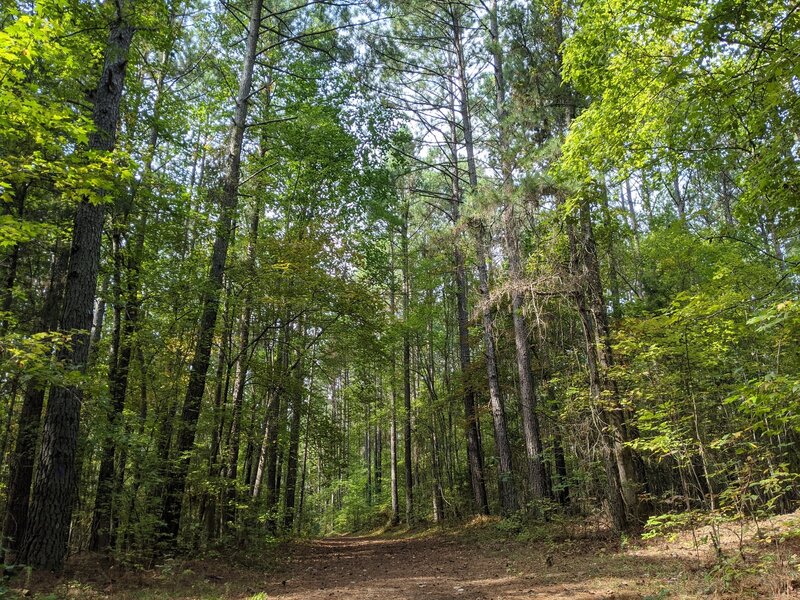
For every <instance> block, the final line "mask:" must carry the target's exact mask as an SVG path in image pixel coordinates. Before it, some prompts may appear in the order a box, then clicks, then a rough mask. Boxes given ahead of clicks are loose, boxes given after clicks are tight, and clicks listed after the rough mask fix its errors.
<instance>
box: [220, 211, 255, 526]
mask: <svg viewBox="0 0 800 600" xmlns="http://www.w3.org/2000/svg"><path fill="white" fill-rule="evenodd" d="M260 218H261V205H260V202H258V201H257V202H256V204H255V206H254V207H253V214H252V216H251V218H250V238H249V240H248V242H247V265H246V273H247V274H248V275H249V276H252V275H254V274H255V266H256V243H257V242H258V225H259V220H260ZM243 301H244V307H243V309H242V316H241V321H240V325H239V352H238V355H237V359H236V374H235V375H234V378H233V408H232V410H231V433H230V439H229V442H228V456H227V459H228V461H227V471H226V474H225V476H226V477H227V479H228V485H227V486H226V492H227V494H226V496H227V497H226V499H225V500H226V501H225V508H224V510H225V515H224V516H223V523H224V524H225V526H226V527H229V526H231V525H232V524H233V523H234V522H235V520H236V514H235V511H234V508H235V506H236V478H237V475H238V470H239V438H240V437H241V429H242V405H243V404H244V390H245V385H246V383H247V368H248V365H249V363H250V360H249V359H250V321H251V320H252V313H253V305H252V293H251V286H249V285H248V286H246V287H245V290H244V300H243Z"/></svg>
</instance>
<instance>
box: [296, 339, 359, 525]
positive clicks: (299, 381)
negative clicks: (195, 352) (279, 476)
mask: <svg viewBox="0 0 800 600" xmlns="http://www.w3.org/2000/svg"><path fill="white" fill-rule="evenodd" d="M299 329H300V333H301V335H302V334H303V326H302V324H301V325H300V328H299ZM301 352H302V349H301ZM303 377H304V374H303V360H302V355H301V356H300V357H299V358H298V361H297V364H296V365H295V377H294V382H293V385H292V388H291V394H290V395H291V399H292V400H291V405H290V406H291V410H292V420H291V421H290V424H289V449H288V455H287V457H286V486H285V495H284V513H283V529H284V531H285V532H291V531H292V526H293V524H294V515H295V496H296V491H297V463H298V460H297V459H298V456H299V451H300V427H301V423H302V415H303V398H304V390H303ZM367 460H369V456H367Z"/></svg>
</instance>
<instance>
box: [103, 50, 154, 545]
mask: <svg viewBox="0 0 800 600" xmlns="http://www.w3.org/2000/svg"><path fill="white" fill-rule="evenodd" d="M169 56H170V53H169V52H165V53H164V55H163V58H162V60H161V71H160V72H159V75H158V80H157V81H156V89H155V98H154V109H153V113H154V115H153V125H152V127H151V129H150V138H149V140H148V144H147V150H146V152H145V156H146V158H145V161H144V169H143V173H142V177H141V180H140V182H146V183H147V184H148V185H149V184H150V183H151V182H150V179H151V175H152V172H153V160H154V157H155V153H156V147H157V145H158V126H157V122H158V117H159V115H160V114H161V106H162V103H163V98H162V93H163V90H164V83H165V81H166V76H167V65H168V63H169ZM139 189H140V184H137V185H136V186H135V187H134V190H133V192H132V195H131V198H130V201H129V205H128V206H127V207H126V209H125V210H124V211H123V214H122V216H121V221H123V223H124V222H125V221H127V219H128V217H129V214H130V211H131V210H132V209H133V208H134V207H135V204H136V200H137V199H136V196H137V195H138V191H139ZM147 221H148V218H147V210H146V209H145V210H143V211H142V213H141V216H140V218H139V222H138V224H137V227H136V230H135V232H134V241H133V244H132V245H133V248H132V249H131V252H130V254H129V256H128V265H127V292H126V298H125V307H124V311H123V308H122V290H121V287H122V266H123V265H122V263H123V254H122V252H123V251H122V249H121V247H120V243H121V238H122V231H121V229H117V230H116V231H115V235H114V239H115V244H114V263H115V264H114V288H115V289H114V300H115V302H114V318H115V323H114V337H113V340H112V346H113V351H112V356H111V366H110V369H109V377H108V379H109V391H110V392H111V410H110V411H109V414H108V435H106V436H105V437H104V439H103V448H102V450H101V457H102V458H101V462H100V472H99V476H98V481H97V492H96V495H95V504H94V513H93V516H92V528H91V533H90V538H89V549H90V550H105V549H107V548H109V547H110V546H112V545H113V538H112V535H111V534H112V527H111V525H112V523H111V515H112V510H111V509H112V496H113V489H114V479H115V478H114V463H115V460H114V459H115V455H116V454H117V448H116V435H117V429H118V427H117V421H118V420H119V418H120V417H121V415H122V411H123V409H124V407H125V397H126V394H127V390H128V376H129V373H130V365H131V359H132V356H133V351H134V342H135V340H134V337H135V334H136V331H137V329H138V324H139V310H140V306H139V305H140V300H139V288H140V269H141V264H142V260H143V257H144V242H145V237H146V232H147ZM121 226H124V225H120V227H121ZM123 317H124V325H122V320H123ZM123 468H124V463H122V465H121V466H120V470H122V469H123ZM118 475H119V474H118Z"/></svg>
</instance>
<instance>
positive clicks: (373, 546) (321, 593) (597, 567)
mask: <svg viewBox="0 0 800 600" xmlns="http://www.w3.org/2000/svg"><path fill="white" fill-rule="evenodd" d="M568 550H569V549H568ZM598 550H599V552H600V556H599V557H598V556H597V554H596V553H597V551H598ZM604 552H605V549H603V548H600V549H598V548H592V554H591V555H584V553H583V552H581V551H580V549H579V548H573V549H571V552H569V553H570V554H572V556H571V557H570V556H568V555H567V554H564V553H563V552H554V553H548V552H546V551H543V550H542V548H541V547H539V548H538V551H536V549H534V548H529V547H526V546H523V545H519V544H513V545H509V544H506V543H503V542H498V541H488V542H486V543H481V544H480V545H477V544H470V543H469V542H467V541H463V540H458V539H447V538H425V539H382V538H367V537H340V538H329V539H324V540H319V541H315V542H310V543H307V544H302V545H298V546H296V551H295V552H293V555H292V556H291V558H290V559H289V561H288V562H287V563H286V564H285V565H284V566H283V567H282V568H281V569H280V570H279V571H278V573H276V577H275V579H270V580H268V581H266V582H265V583H266V585H265V588H264V589H263V590H259V591H262V592H264V593H266V595H267V597H268V598H273V597H277V598H282V599H284V600H294V599H297V600H300V599H304V600H305V599H321V598H339V599H353V600H356V599H358V600H370V599H376V600H377V599H380V600H400V599H407V600H422V599H428V600H438V599H445V598H463V599H471V600H500V599H503V600H512V599H514V600H515V599H522V598H525V599H528V600H530V599H545V598H553V599H557V598H571V599H573V600H588V599H592V600H598V599H601V598H602V599H606V600H610V599H612V598H613V599H615V600H623V599H633V598H639V599H641V598H645V597H646V591H647V590H651V589H653V587H654V586H653V584H654V583H656V584H657V583H658V582H657V581H654V580H652V579H651V577H648V576H652V574H651V573H648V572H647V565H646V564H641V563H640V564H639V565H638V566H639V567H640V568H638V569H634V570H633V571H628V568H626V567H627V566H628V565H626V564H625V561H624V560H615V559H614V558H613V557H612V556H609V555H607V554H606V555H604ZM595 559H597V560H595ZM659 566H660V567H663V566H665V565H659ZM659 570H661V569H659ZM637 575H638V576H639V577H638V579H637V577H636V576H637ZM656 579H658V578H656ZM656 589H658V587H657V586H656ZM656 597H658V596H656ZM671 597H674V596H671Z"/></svg>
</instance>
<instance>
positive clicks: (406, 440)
mask: <svg viewBox="0 0 800 600" xmlns="http://www.w3.org/2000/svg"><path fill="white" fill-rule="evenodd" d="M408 208H409V207H408V201H406V202H405V203H404V205H403V222H402V225H401V227H400V252H401V254H402V261H403V409H404V415H403V416H404V419H403V459H404V460H403V462H404V470H405V479H406V523H407V524H408V525H411V524H412V521H413V515H414V478H413V474H412V468H413V463H412V459H411V340H410V332H409V327H410V323H409V304H410V298H409V297H410V294H411V290H410V286H411V281H410V273H409V257H408Z"/></svg>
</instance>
